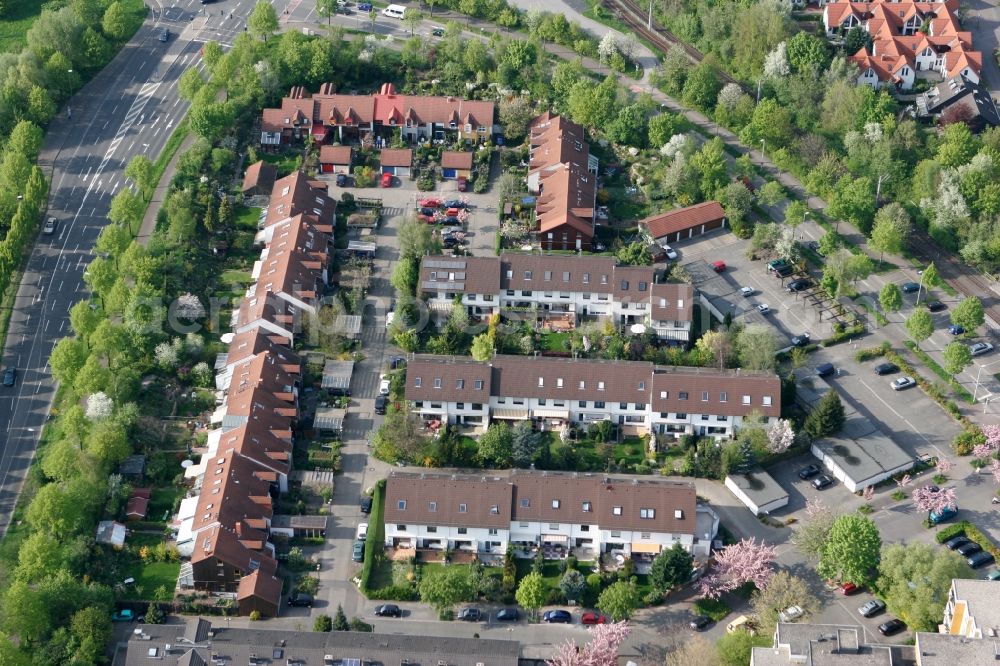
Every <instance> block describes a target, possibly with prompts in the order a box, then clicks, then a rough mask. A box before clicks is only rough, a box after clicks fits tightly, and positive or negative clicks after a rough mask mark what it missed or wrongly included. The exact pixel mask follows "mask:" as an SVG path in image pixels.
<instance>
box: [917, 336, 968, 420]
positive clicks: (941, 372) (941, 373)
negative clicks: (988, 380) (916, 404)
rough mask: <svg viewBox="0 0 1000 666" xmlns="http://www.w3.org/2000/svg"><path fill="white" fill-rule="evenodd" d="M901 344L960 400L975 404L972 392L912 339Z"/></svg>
mask: <svg viewBox="0 0 1000 666" xmlns="http://www.w3.org/2000/svg"><path fill="white" fill-rule="evenodd" d="M903 344H905V345H906V348H907V349H909V350H910V351H911V352H913V353H914V354H916V355H917V358H919V359H920V362H921V363H923V364H924V365H926V366H927V367H928V368H930V370H931V372H933V373H934V374H935V375H937V376H938V377H940V378H941V379H942V380H943V381H944V382H945V383H946V384H948V386H949V388H951V390H952V391H954V392H955V395H957V396H958V397H960V398H961V399H962V400H965V401H966V402H967V403H969V404H970V405H974V404H976V401H975V400H973V399H972V394H971V393H969V392H968V391H966V390H965V387H964V386H962V385H961V384H959V383H958V382H957V381H955V378H954V377H953V376H952V375H949V374H948V372H947V371H946V370H945V369H944V368H942V367H941V366H940V365H938V364H937V361H935V360H934V359H932V358H931V357H930V355H929V354H928V353H927V352H925V351H924V350H923V349H921V348H920V347H918V346H917V343H915V342H913V341H912V340H906V341H904V342H903Z"/></svg>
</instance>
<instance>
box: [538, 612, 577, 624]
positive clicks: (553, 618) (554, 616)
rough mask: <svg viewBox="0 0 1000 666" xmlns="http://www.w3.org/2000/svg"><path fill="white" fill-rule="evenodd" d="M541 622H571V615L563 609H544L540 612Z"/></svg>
mask: <svg viewBox="0 0 1000 666" xmlns="http://www.w3.org/2000/svg"><path fill="white" fill-rule="evenodd" d="M542 622H548V623H550V624H553V623H555V624H572V622H573V616H572V615H570V614H569V611H564V610H550V611H545V612H544V613H543V614H542Z"/></svg>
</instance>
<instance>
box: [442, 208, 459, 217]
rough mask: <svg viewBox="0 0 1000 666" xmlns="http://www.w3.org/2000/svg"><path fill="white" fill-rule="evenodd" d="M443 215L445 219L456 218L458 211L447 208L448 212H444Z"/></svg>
mask: <svg viewBox="0 0 1000 666" xmlns="http://www.w3.org/2000/svg"><path fill="white" fill-rule="evenodd" d="M444 215H445V217H458V209H457V208H449V209H448V210H446V211H445V213H444Z"/></svg>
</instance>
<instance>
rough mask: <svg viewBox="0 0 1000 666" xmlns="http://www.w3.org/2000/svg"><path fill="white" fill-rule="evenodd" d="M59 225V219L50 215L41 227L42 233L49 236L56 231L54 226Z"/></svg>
mask: <svg viewBox="0 0 1000 666" xmlns="http://www.w3.org/2000/svg"><path fill="white" fill-rule="evenodd" d="M57 226H59V221H58V220H56V218H54V217H50V218H49V219H47V220H45V226H44V227H42V233H43V234H45V235H46V236H51V235H52V234H54V233H55V232H56V227H57Z"/></svg>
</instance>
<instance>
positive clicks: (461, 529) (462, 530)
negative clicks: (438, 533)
mask: <svg viewBox="0 0 1000 666" xmlns="http://www.w3.org/2000/svg"><path fill="white" fill-rule="evenodd" d="M458 533H459V534H468V533H469V528H468V527H459V528H458Z"/></svg>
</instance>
